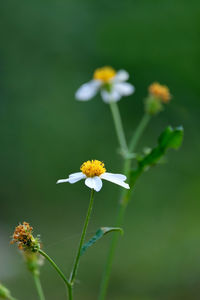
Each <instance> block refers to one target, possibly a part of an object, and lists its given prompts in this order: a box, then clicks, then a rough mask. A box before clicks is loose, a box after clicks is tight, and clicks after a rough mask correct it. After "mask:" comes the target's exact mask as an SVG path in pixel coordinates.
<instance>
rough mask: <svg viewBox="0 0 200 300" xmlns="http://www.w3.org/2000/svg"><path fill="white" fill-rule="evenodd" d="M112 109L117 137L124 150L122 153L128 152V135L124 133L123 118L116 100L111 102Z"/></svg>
mask: <svg viewBox="0 0 200 300" xmlns="http://www.w3.org/2000/svg"><path fill="white" fill-rule="evenodd" d="M110 109H111V112H112V116H113V121H114V125H115V130H116V134H117V138H118V141H119V145H120V148H121V152H122V154H127V153H128V146H127V142H126V137H125V134H124V129H123V125H122V120H121V116H120V112H119V108H118V105H117V103H116V102H114V101H113V102H110Z"/></svg>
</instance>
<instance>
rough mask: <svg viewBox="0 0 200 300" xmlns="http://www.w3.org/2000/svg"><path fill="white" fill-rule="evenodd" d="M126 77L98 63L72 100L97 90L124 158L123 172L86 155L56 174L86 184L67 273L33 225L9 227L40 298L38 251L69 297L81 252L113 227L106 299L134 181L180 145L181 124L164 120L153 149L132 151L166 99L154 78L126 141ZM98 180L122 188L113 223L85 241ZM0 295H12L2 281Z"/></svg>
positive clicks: (128, 89)
mask: <svg viewBox="0 0 200 300" xmlns="http://www.w3.org/2000/svg"><path fill="white" fill-rule="evenodd" d="M128 78H129V75H128V73H127V72H126V71H124V70H120V71H118V72H116V71H115V70H114V69H113V68H111V67H103V68H100V69H97V70H96V71H95V72H94V75H93V80H91V81H90V82H88V83H86V84H83V85H82V86H81V87H80V88H79V89H78V90H77V92H76V94H75V97H76V99H77V100H80V101H87V100H90V99H91V98H93V97H94V96H95V95H96V94H97V92H98V91H100V93H101V97H102V99H103V101H104V102H106V103H107V104H108V105H109V106H110V108H111V113H112V117H113V121H114V127H115V130H116V135H117V138H118V142H119V147H120V154H121V156H122V160H123V171H122V174H115V173H108V172H107V171H106V168H105V165H104V163H103V162H101V161H99V160H88V161H86V162H84V163H83V164H82V165H81V167H80V172H77V173H72V174H70V175H69V177H68V178H66V179H59V180H58V181H57V183H64V182H69V183H71V184H73V183H76V182H78V181H80V180H82V179H84V180H85V185H86V186H87V187H89V188H90V190H91V191H90V201H89V206H88V211H87V214H86V218H85V222H84V225H83V230H82V234H81V237H80V242H79V245H78V249H77V251H76V255H75V260H74V265H73V268H72V271H71V274H70V275H69V277H66V275H65V274H64V272H63V271H61V269H60V268H59V267H58V266H57V264H56V263H55V262H54V261H53V260H52V258H50V257H49V255H48V254H47V253H46V252H45V251H44V250H43V249H42V247H41V242H40V239H39V237H36V238H35V237H34V236H33V228H32V227H31V226H30V225H29V223H27V222H24V223H23V224H20V225H18V226H17V227H16V229H15V231H14V234H13V239H12V241H11V243H12V244H13V243H16V244H17V245H18V248H19V249H20V250H21V251H22V252H23V255H24V258H25V261H26V264H27V267H28V269H29V271H31V273H32V274H33V278H34V281H35V285H36V289H37V291H38V297H39V299H40V300H44V299H45V296H44V292H43V289H42V286H41V282H40V272H39V270H40V266H41V263H40V261H41V257H43V258H45V259H46V260H47V261H48V262H49V263H50V264H51V265H52V267H53V268H54V269H55V271H56V272H57V273H58V275H59V276H60V277H61V279H62V280H63V282H64V284H65V285H66V287H67V290H68V299H69V300H72V299H74V293H73V291H74V286H75V279H76V276H77V271H78V267H79V263H80V260H81V256H82V255H83V254H84V253H85V252H86V251H87V249H88V248H89V247H91V246H92V245H93V244H94V243H96V242H97V241H98V240H99V239H100V238H102V237H103V236H104V235H105V234H107V233H111V232H114V233H113V238H112V241H111V245H110V248H109V251H108V258H107V261H106V265H105V271H104V274H103V277H102V283H101V287H100V292H99V298H98V299H99V300H105V299H106V295H107V289H108V283H109V278H110V275H111V268H112V262H113V257H114V252H115V250H116V245H117V241H118V233H119V232H121V233H122V232H123V231H122V229H121V227H122V226H123V221H124V217H125V211H126V208H127V206H128V203H129V201H130V199H131V196H132V191H133V190H134V187H135V184H136V182H137V180H138V179H139V178H140V176H141V175H142V174H143V173H144V172H146V171H147V170H149V169H150V168H151V167H152V166H155V165H156V164H157V163H158V162H159V161H160V159H161V158H162V157H163V156H164V155H165V154H166V151H167V150H168V149H170V148H173V149H178V148H179V147H180V146H181V143H182V139H183V129H182V127H177V128H172V127H171V126H168V127H166V128H165V130H164V131H163V132H162V133H161V134H160V136H159V138H158V143H157V145H156V146H155V147H154V148H153V149H149V150H148V151H144V152H143V153H141V154H139V153H136V152H135V149H136V146H137V144H138V141H139V140H140V138H141V137H142V134H143V132H144V130H145V128H146V127H147V125H148V124H149V122H150V120H151V118H152V117H153V116H155V115H156V114H158V113H160V112H161V111H162V110H164V108H165V105H166V104H167V103H169V102H170V100H171V94H170V91H169V89H168V88H167V87H166V86H163V85H160V84H159V83H153V84H151V85H150V86H149V89H148V95H147V97H146V99H145V102H144V111H145V112H144V116H143V117H142V119H141V121H140V123H139V125H138V127H137V128H136V129H135V130H134V132H133V135H132V137H131V139H130V142H129V143H128V142H127V139H126V135H125V132H124V129H123V125H122V120H121V116H120V111H119V108H118V105H117V101H119V100H120V99H122V97H123V96H129V95H131V94H133V92H134V86H133V85H132V84H131V83H128V82H126V81H127V80H128ZM133 162H134V165H133ZM135 162H136V164H135ZM102 180H107V181H110V182H112V183H115V184H117V185H118V186H120V188H121V187H122V188H123V189H122V192H121V193H120V201H119V204H118V206H119V209H118V215H117V218H116V220H117V221H116V222H115V224H114V225H115V226H114V227H101V228H100V229H98V230H97V231H96V234H95V235H94V236H93V237H92V238H91V239H90V240H89V241H88V242H85V237H86V232H87V227H88V224H89V220H90V216H91V213H92V207H93V204H94V195H95V192H99V191H100V190H101V188H102V185H103V184H102ZM2 295H3V296H2ZM0 297H3V299H10V300H12V299H14V298H12V297H11V294H10V292H9V291H8V290H7V289H6V288H4V287H3V286H1V285H0Z"/></svg>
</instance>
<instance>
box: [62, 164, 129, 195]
mask: <svg viewBox="0 0 200 300" xmlns="http://www.w3.org/2000/svg"><path fill="white" fill-rule="evenodd" d="M80 170H81V172H77V173H73V174H70V175H69V178H66V179H60V180H58V181H57V183H63V182H69V183H75V182H78V181H80V180H81V179H85V185H87V186H88V187H89V188H91V189H94V190H95V191H97V192H99V191H100V190H101V188H102V185H103V184H102V179H105V180H108V181H110V182H113V183H115V184H118V185H120V186H122V187H124V188H125V189H130V187H129V185H128V183H125V182H124V181H125V180H126V176H124V175H122V174H113V173H107V172H106V169H105V166H104V163H103V162H101V161H99V160H96V159H95V160H88V161H86V162H84V163H83V164H82V165H81V167H80Z"/></svg>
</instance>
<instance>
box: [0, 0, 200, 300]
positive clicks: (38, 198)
mask: <svg viewBox="0 0 200 300" xmlns="http://www.w3.org/2000/svg"><path fill="white" fill-rule="evenodd" d="M199 15H200V3H199V1H198V0H191V1H184V0H168V1H161V0H160V1H158V0H157V1H156V0H143V1H139V0H135V1H133V0H127V1H121V0H111V1H105V0H101V1H94V0H84V1H81V0H68V1H67V0H66V1H63V0H57V1H52V0H49V1H39V0H35V1H27V0H26V1H24V0H21V1H11V0H6V1H1V2H0V19H1V27H0V31H1V45H0V105H1V108H0V117H1V126H0V131H1V147H0V155H1V204H0V212H1V217H0V281H2V282H3V283H4V284H6V285H7V286H8V287H9V288H10V289H11V290H12V293H13V295H14V296H16V298H17V299H21V300H25V299H29V300H33V299H34V300H35V299H37V294H36V292H35V288H34V284H33V282H32V278H31V275H30V274H29V273H27V271H26V269H25V266H24V263H23V259H22V257H21V256H20V254H19V253H18V251H17V249H16V247H13V246H12V247H11V246H10V245H9V240H10V236H11V234H12V232H13V229H14V227H15V226H16V225H17V224H18V222H22V221H23V220H25V221H27V222H30V223H31V225H33V226H34V228H35V233H36V234H37V233H40V234H41V237H42V241H43V244H44V249H45V250H46V251H47V252H48V253H49V254H50V255H51V256H52V257H53V258H55V260H56V261H57V262H58V264H59V265H61V266H62V267H63V269H64V270H65V272H67V273H69V271H70V268H71V266H72V262H73V257H74V253H75V252H74V251H75V248H76V247H77V243H78V241H79V237H80V233H81V228H82V224H83V220H84V217H85V213H86V209H87V206H88V201H89V199H88V197H89V190H88V189H87V188H86V187H85V186H84V184H83V182H81V183H77V184H75V185H68V184H63V185H59V186H57V185H56V184H55V182H56V180H57V179H59V178H65V177H67V175H68V174H69V173H71V172H76V171H78V170H79V166H80V165H81V163H82V162H83V161H85V160H87V159H91V158H96V159H99V160H103V161H104V162H105V164H106V167H107V169H108V170H109V171H111V172H120V171H121V167H122V164H121V159H120V157H119V155H118V154H117V151H116V148H117V140H116V136H115V132H114V128H113V123H112V119H111V115H110V111H109V107H108V106H107V105H105V104H104V103H103V102H102V101H101V99H100V97H96V98H95V99H94V100H92V101H90V102H87V103H81V102H78V101H75V99H74V93H75V91H76V89H77V88H78V87H79V86H80V85H81V84H82V83H84V82H86V81H88V80H89V79H90V78H91V76H92V73H93V70H94V69H95V68H97V67H101V66H104V65H111V66H113V67H114V68H116V69H121V68H123V69H126V70H127V71H128V72H129V73H130V82H132V83H133V84H134V85H135V87H136V92H135V94H134V95H133V96H131V97H127V98H124V99H123V100H122V101H121V102H120V103H119V106H120V110H121V114H122V118H123V122H124V127H125V129H126V133H127V137H128V138H130V136H131V134H132V132H133V129H134V128H135V126H136V125H137V123H138V122H139V120H140V118H141V117H142V114H143V99H144V97H145V96H146V94H147V86H148V85H149V84H150V83H151V82H153V81H159V82H160V83H163V84H167V85H168V86H169V87H170V90H171V93H172V94H173V100H172V102H171V103H170V105H169V106H167V109H166V110H165V112H163V113H161V114H160V115H159V116H158V117H155V118H154V119H153V120H152V121H151V123H150V125H149V127H148V129H147V130H146V131H145V134H144V137H143V139H142V141H141V142H140V144H139V146H138V150H141V149H142V148H143V147H144V146H153V145H155V144H156V140H157V137H158V135H159V133H160V132H161V131H162V130H163V129H164V128H165V127H166V126H167V125H168V124H171V125H172V126H177V125H183V126H184V128H185V138H184V144H183V146H182V148H181V149H180V150H179V151H178V152H175V151H170V152H169V153H168V155H167V160H168V163H167V164H166V165H160V166H157V167H156V168H153V169H151V170H150V171H149V172H147V173H146V174H145V175H143V176H142V178H140V181H139V182H138V184H137V186H136V189H135V193H134V197H133V199H132V202H131V203H130V206H129V209H128V211H127V215H126V217H127V218H126V221H125V224H124V231H125V234H124V236H123V237H120V243H119V246H118V248H117V253H116V256H115V262H114V265H113V272H112V278H111V281H110V287H109V294H108V299H109V300H160V299H162V300H174V299H182V300H183V299H187V300H188V299H192V300H193V299H195V300H196V299H199V293H200V217H199V215H200V213H199V212H200V202H199V196H200V175H199V163H200V158H199V150H200V141H199V130H200V119H199V113H200V101H199V98H200V97H199V96H200V86H199V63H200V60H199V59H200V39H199V36H200V17H199ZM119 192H120V187H118V186H116V185H113V184H109V183H104V188H103V189H102V191H101V192H100V193H98V194H96V198H95V207H94V211H93V216H92V219H91V223H90V226H89V230H88V238H89V237H90V236H91V235H92V234H93V233H94V232H95V231H96V229H97V228H99V227H100V226H112V225H114V221H115V213H116V208H117V201H118V195H119ZM110 238H111V236H109V235H108V236H106V237H105V238H104V239H103V240H101V241H100V242H99V243H98V245H96V246H95V247H93V248H92V249H90V250H88V252H87V254H86V255H85V256H84V257H83V259H82V263H81V265H80V269H79V273H78V280H79V281H78V282H77V285H76V291H75V295H76V299H81V300H84V299H85V300H94V299H97V293H98V289H99V284H100V279H101V274H102V271H103V266H104V262H105V259H106V254H107V251H108V247H109V242H110ZM41 273H42V274H41V275H42V283H43V285H44V289H45V293H46V296H47V299H59V300H62V299H65V298H66V296H65V289H64V286H63V283H62V282H61V280H60V279H59V278H57V274H55V273H54V271H53V270H52V268H51V267H50V266H49V265H48V263H45V266H44V267H43V268H42V271H41Z"/></svg>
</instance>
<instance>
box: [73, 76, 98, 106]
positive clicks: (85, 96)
mask: <svg viewBox="0 0 200 300" xmlns="http://www.w3.org/2000/svg"><path fill="white" fill-rule="evenodd" d="M100 86H101V81H99V80H92V81H89V82H88V83H85V84H83V85H81V87H80V88H79V89H78V90H77V92H76V94H75V97H76V99H77V100H80V101H87V100H90V99H91V98H93V97H94V96H95V95H96V93H97V92H98V90H99V88H100Z"/></svg>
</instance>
